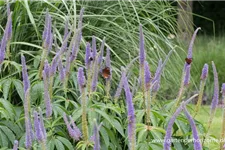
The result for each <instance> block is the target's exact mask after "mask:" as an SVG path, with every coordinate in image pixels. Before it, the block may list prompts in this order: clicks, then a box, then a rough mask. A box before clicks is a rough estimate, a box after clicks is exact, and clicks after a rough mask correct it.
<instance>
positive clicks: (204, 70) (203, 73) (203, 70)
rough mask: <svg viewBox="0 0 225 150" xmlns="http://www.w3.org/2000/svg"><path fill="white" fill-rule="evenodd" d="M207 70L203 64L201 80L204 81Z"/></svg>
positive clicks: (206, 66) (207, 67)
mask: <svg viewBox="0 0 225 150" xmlns="http://www.w3.org/2000/svg"><path fill="white" fill-rule="evenodd" d="M208 70H209V66H208V64H205V65H204V67H203V69H202V75H201V80H205V79H206V78H207V76H208Z"/></svg>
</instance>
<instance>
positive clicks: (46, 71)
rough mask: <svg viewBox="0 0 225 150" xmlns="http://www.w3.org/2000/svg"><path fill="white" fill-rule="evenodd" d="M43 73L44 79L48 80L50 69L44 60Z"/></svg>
mask: <svg viewBox="0 0 225 150" xmlns="http://www.w3.org/2000/svg"><path fill="white" fill-rule="evenodd" d="M44 71H45V74H46V77H47V78H49V77H50V71H51V69H50V65H49V63H48V61H47V60H45V64H44Z"/></svg>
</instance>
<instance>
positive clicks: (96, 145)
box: [93, 119, 101, 150]
mask: <svg viewBox="0 0 225 150" xmlns="http://www.w3.org/2000/svg"><path fill="white" fill-rule="evenodd" d="M100 127H101V124H100V125H98V124H97V121H96V119H94V131H93V132H94V135H93V141H94V148H93V150H100V148H101V146H100V135H99V130H100Z"/></svg>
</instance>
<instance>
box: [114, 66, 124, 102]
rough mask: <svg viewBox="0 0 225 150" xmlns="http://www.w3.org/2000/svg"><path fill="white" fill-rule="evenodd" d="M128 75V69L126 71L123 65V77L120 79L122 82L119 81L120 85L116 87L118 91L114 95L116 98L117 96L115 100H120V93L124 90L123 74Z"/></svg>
mask: <svg viewBox="0 0 225 150" xmlns="http://www.w3.org/2000/svg"><path fill="white" fill-rule="evenodd" d="M125 75H126V71H125V68H124V67H123V66H122V67H121V79H120V83H119V85H118V87H117V89H116V93H115V95H114V98H115V101H117V100H118V98H119V96H120V94H121V92H122V89H123V82H124V81H123V76H125Z"/></svg>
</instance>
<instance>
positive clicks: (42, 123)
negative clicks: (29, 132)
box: [39, 108, 47, 139]
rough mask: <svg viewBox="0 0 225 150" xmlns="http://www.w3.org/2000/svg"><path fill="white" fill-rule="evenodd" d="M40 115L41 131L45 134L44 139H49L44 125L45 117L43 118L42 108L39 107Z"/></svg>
mask: <svg viewBox="0 0 225 150" xmlns="http://www.w3.org/2000/svg"><path fill="white" fill-rule="evenodd" d="M39 115H40V127H41V131H42V133H43V135H44V139H47V133H46V130H45V126H44V119H43V115H42V111H41V109H40V108H39Z"/></svg>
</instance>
